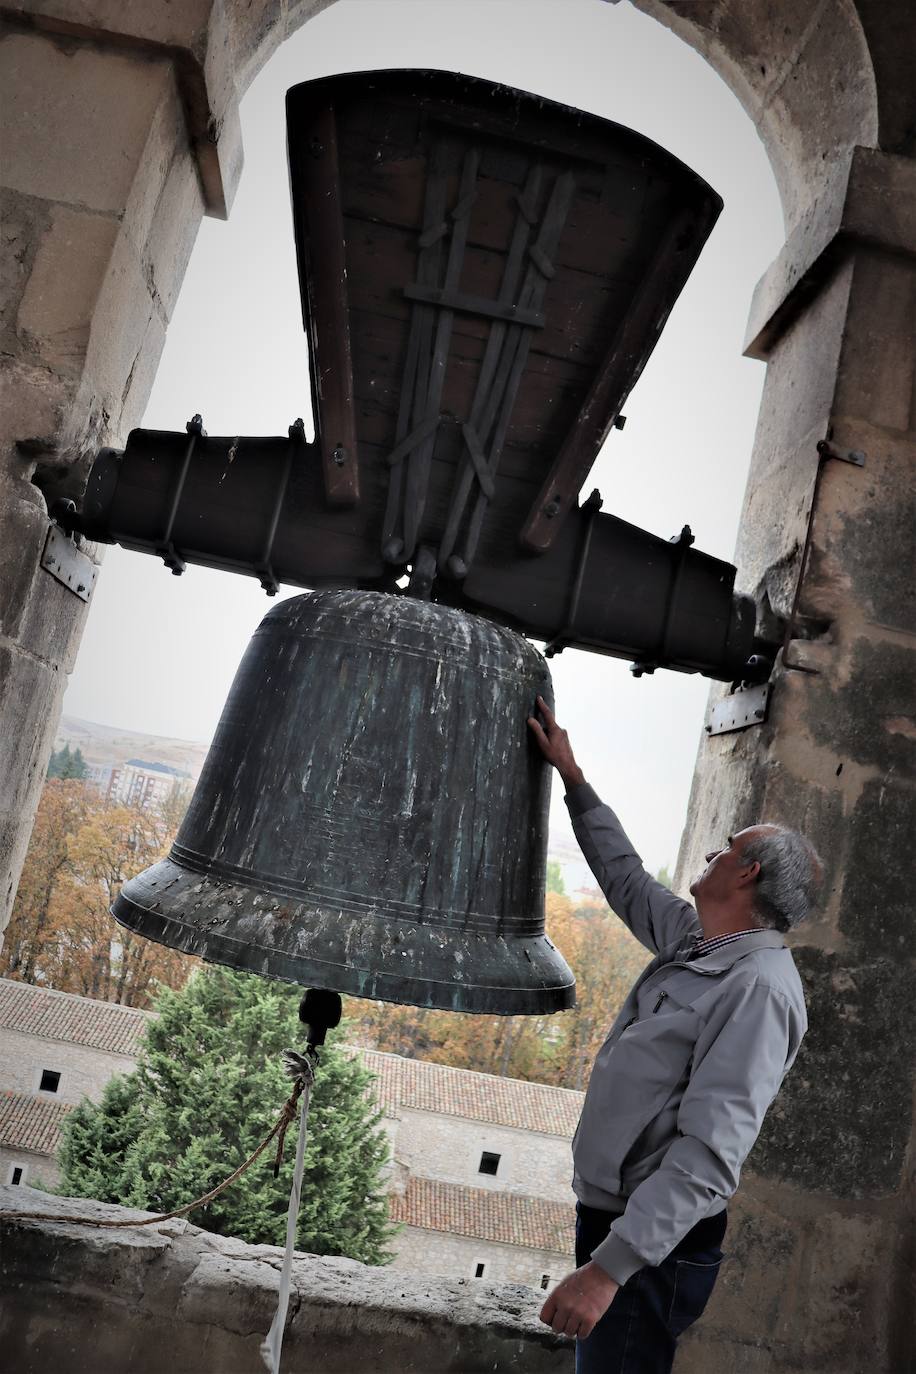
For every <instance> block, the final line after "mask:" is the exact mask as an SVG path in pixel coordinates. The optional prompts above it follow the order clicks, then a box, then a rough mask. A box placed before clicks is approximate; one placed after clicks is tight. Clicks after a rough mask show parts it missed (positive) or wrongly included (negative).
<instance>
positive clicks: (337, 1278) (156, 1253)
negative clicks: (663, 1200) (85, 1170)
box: [0, 1188, 574, 1374]
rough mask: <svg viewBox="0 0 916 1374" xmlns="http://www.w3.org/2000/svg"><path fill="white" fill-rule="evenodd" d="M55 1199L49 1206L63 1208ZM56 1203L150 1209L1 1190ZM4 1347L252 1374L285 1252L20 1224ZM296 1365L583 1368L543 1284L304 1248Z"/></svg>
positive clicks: (36, 1364)
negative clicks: (414, 1269) (433, 1272)
mask: <svg viewBox="0 0 916 1374" xmlns="http://www.w3.org/2000/svg"><path fill="white" fill-rule="evenodd" d="M49 1203H50V1207H49ZM12 1209H16V1210H19V1209H27V1210H30V1211H46V1210H53V1211H55V1212H63V1213H66V1215H68V1216H70V1215H73V1216H88V1217H96V1218H105V1219H109V1220H117V1219H121V1218H125V1219H126V1218H127V1217H128V1216H131V1215H133V1216H136V1217H138V1218H139V1217H142V1216H144V1215H145V1214H144V1213H140V1212H137V1213H129V1212H127V1211H125V1210H123V1209H122V1208H119V1207H111V1206H106V1205H104V1204H102V1203H97V1202H86V1201H82V1200H76V1199H69V1198H53V1199H48V1198H47V1197H46V1196H44V1195H42V1194H41V1193H35V1192H32V1191H31V1190H30V1189H28V1188H0V1214H2V1213H3V1212H8V1211H10V1210H12ZM0 1224H2V1225H3V1246H2V1258H0V1293H2V1298H3V1301H2V1303H0V1308H2V1316H0V1346H2V1349H3V1351H4V1355H5V1358H6V1361H7V1364H8V1367H9V1368H10V1369H15V1370H16V1371H17V1374H46V1371H47V1370H49V1369H53V1370H54V1371H55V1374H99V1371H100V1370H105V1371H108V1370H110V1371H114V1370H125V1371H126V1370H130V1372H131V1374H162V1371H163V1369H168V1370H169V1372H170V1374H200V1371H201V1370H213V1371H216V1370H218V1371H219V1374H235V1371H239V1374H243V1372H245V1374H247V1371H251V1370H255V1369H259V1368H260V1367H261V1362H260V1357H259V1354H258V1346H259V1343H260V1341H261V1340H262V1339H263V1337H264V1335H266V1333H267V1330H268V1328H269V1326H270V1323H271V1320H272V1318H273V1313H274V1310H275V1307H276V1298H277V1289H278V1282H279V1268H280V1263H281V1259H282V1252H281V1251H280V1250H279V1249H277V1248H276V1247H274V1246H251V1245H244V1244H242V1242H241V1241H235V1240H228V1239H225V1238H223V1237H219V1236H213V1235H210V1234H209V1233H207V1232H206V1231H201V1230H199V1229H198V1228H197V1227H196V1226H192V1225H190V1224H189V1223H188V1222H186V1221H183V1220H178V1221H172V1222H163V1223H160V1224H158V1225H155V1226H150V1227H145V1228H143V1229H133V1228H129V1229H123V1230H98V1229H90V1228H89V1227H84V1226H78V1225H72V1224H66V1223H65V1224H61V1223H57V1222H40V1221H35V1222H7V1223H0ZM293 1284H294V1293H293V1296H292V1300H291V1303H290V1316H289V1318H288V1324H287V1328H286V1335H285V1340H284V1347H283V1367H284V1369H285V1370H288V1371H290V1374H293V1372H294V1371H296V1370H302V1371H303V1374H304V1371H306V1370H308V1371H318V1370H320V1371H321V1374H353V1371H354V1370H356V1369H371V1370H373V1372H374V1374H388V1372H389V1371H391V1374H431V1371H433V1370H435V1371H436V1374H448V1372H449V1371H455V1374H458V1371H460V1372H461V1374H500V1371H516V1372H517V1374H564V1371H566V1374H572V1371H573V1365H574V1358H573V1348H572V1344H571V1342H568V1341H566V1340H565V1339H562V1338H557V1337H555V1336H554V1335H553V1334H552V1333H551V1332H549V1331H548V1330H547V1328H546V1327H544V1326H543V1325H542V1324H541V1323H540V1322H538V1320H537V1315H536V1313H537V1311H538V1309H539V1308H540V1305H541V1302H542V1300H543V1294H542V1293H541V1292H540V1291H539V1290H537V1289H530V1288H524V1287H521V1286H519V1285H515V1286H509V1285H505V1286H495V1285H493V1284H489V1283H487V1282H486V1281H480V1280H477V1281H474V1280H466V1281H465V1280H449V1279H428V1278H427V1279H419V1278H418V1277H417V1276H415V1275H414V1276H411V1278H410V1279H409V1280H408V1279H406V1277H405V1276H404V1275H402V1274H399V1273H396V1272H393V1271H392V1270H391V1269H388V1268H382V1269H370V1268H368V1267H366V1266H365V1265H362V1264H357V1263H356V1261H355V1260H344V1259H317V1258H315V1257H314V1256H308V1255H298V1256H297V1258H296V1260H295V1262H294V1266H293Z"/></svg>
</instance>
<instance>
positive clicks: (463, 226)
mask: <svg viewBox="0 0 916 1374" xmlns="http://www.w3.org/2000/svg"><path fill="white" fill-rule="evenodd" d="M457 151H458V150H457V146H456V145H455V144H454V142H449V141H446V140H444V139H441V140H439V141H438V142H437V143H435V144H434V145H433V149H432V152H431V154H430V172H429V176H428V178H427V184H426V205H425V209H424V228H423V232H422V233H421V234H420V238H419V248H420V252H419V257H418V263H417V277H418V281H417V282H416V284H415V285H416V288H417V290H418V291H419V292H420V293H421V294H420V295H419V296H418V298H417V299H415V300H414V302H413V304H412V307H411V323H410V335H409V338H408V344H407V363H406V367H405V371H404V379H403V384H402V388H401V399H400V405H399V407H398V421H397V428H396V432H395V447H394V449H393V450H392V452H391V454H390V455H389V457H388V463H389V466H390V468H391V477H390V481H389V487H388V501H387V504H386V509H385V517H384V521H383V525H382V554H383V557H384V558H385V559H386V561H387V562H389V563H404V562H406V561H407V560H408V559H409V558H410V557H411V556H412V555H413V552H414V549H415V548H416V542H417V535H418V533H419V530H420V524H421V521H422V519H423V511H424V509H425V506H426V497H427V492H428V487H429V472H430V465H431V462H432V456H433V450H434V448H435V442H436V430H437V428H438V426H439V423H440V419H441V416H440V413H439V412H440V406H441V402H442V389H443V386H444V383H445V372H446V364H447V361H448V351H449V344H450V342H451V333H452V322H453V319H454V310H453V309H452V308H451V306H450V305H449V304H447V301H448V298H449V295H450V294H451V293H454V292H455V290H456V288H457V286H458V282H459V279H460V276H461V267H462V263H463V261H464V250H465V245H466V242H467V233H468V224H469V221H470V214H471V209H472V207H473V205H474V202H475V200H476V198H477V191H476V182H477V170H478V166H479V162H480V155H479V153H478V152H477V150H476V149H475V148H469V149H467V150H466V151H465V153H464V156H463V162H462V170H461V182H460V186H459V190H458V199H457V201H456V202H455V205H454V206H453V208H452V210H451V213H450V215H449V220H450V221H451V225H450V226H449V224H448V223H447V222H446V219H445V196H446V190H447V182H448V174H449V171H450V170H451V168H450V163H452V162H453V161H454V158H455V154H456V152H457ZM449 231H450V234H451V237H450V240H449V248H448V257H447V260H446V269H445V280H444V282H442V283H440V281H439V269H440V262H441V246H442V244H443V241H444V239H445V238H446V236H447V235H448V233H449ZM436 294H438V297H439V299H438V301H437V302H436V303H433V300H434V299H435V296H436ZM430 297H432V299H431V298H430Z"/></svg>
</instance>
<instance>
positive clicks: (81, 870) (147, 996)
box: [0, 778, 196, 1007]
mask: <svg viewBox="0 0 916 1374" xmlns="http://www.w3.org/2000/svg"><path fill="white" fill-rule="evenodd" d="M176 811H177V808H176V807H175V806H172V807H171V808H166V807H156V806H152V807H144V808H139V807H128V806H110V805H108V804H107V803H106V802H105V801H104V800H103V799H102V798H101V797H100V796H99V795H98V793H97V792H95V790H94V789H93V788H92V787H90V786H89V785H88V784H86V783H84V782H79V781H77V780H75V779H64V778H53V779H50V780H49V781H48V782H47V783H46V784H45V787H44V790H43V792H42V796H41V800H40V802H39V805H38V811H37V814H36V818H35V826H34V829H33V832H32V839H31V843H30V845H29V850H28V853H27V855H26V861H25V865H24V867H23V871H22V877H21V879H20V882H19V889H18V891H17V894H16V901H15V904H14V907H13V914H12V917H11V920H10V924H9V926H8V928H7V931H6V933H5V937H4V946H3V950H2V951H0V974H3V975H4V976H6V977H9V978H15V979H19V980H21V981H22V982H26V983H43V984H46V985H48V986H50V987H54V988H57V989H58V991H60V992H73V993H78V994H80V995H82V996H85V997H97V998H100V999H101V1000H103V1001H109V1002H120V1003H123V1004H125V1005H128V1006H135V1007H147V1006H149V1005H150V1003H151V1000H152V998H153V997H154V996H155V994H156V991H157V990H158V988H159V987H161V986H167V987H178V986H180V985H181V984H182V983H184V982H185V980H186V979H187V977H188V975H189V974H190V972H191V969H192V968H193V967H194V965H195V962H196V961H194V960H192V959H190V958H189V957H188V956H187V955H185V954H180V953H178V952H177V951H176V950H171V949H167V948H165V947H164V946H163V945H157V944H154V943H153V942H152V941H151V940H145V939H143V937H142V936H139V935H135V934H133V933H132V932H130V931H127V930H125V929H123V927H121V926H119V925H118V924H117V922H116V921H115V920H114V918H113V917H112V916H111V915H110V911H109V908H110V907H111V904H112V902H113V901H114V900H115V898H116V897H117V895H118V893H119V892H120V890H121V887H122V886H123V884H124V883H125V882H126V881H127V879H128V878H132V877H133V876H134V875H135V874H137V873H139V872H140V871H141V870H142V869H144V868H148V867H149V866H150V864H153V863H155V862H156V861H157V859H160V858H162V857H163V855H164V854H166V853H167V852H168V848H169V845H170V844H171V842H172V838H173V836H174V832H175V829H176V828H177V824H178V819H180V817H178V819H176Z"/></svg>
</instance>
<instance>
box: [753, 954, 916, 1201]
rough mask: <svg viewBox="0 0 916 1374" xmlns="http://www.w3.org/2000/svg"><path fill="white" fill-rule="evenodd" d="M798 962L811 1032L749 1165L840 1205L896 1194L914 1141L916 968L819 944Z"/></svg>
mask: <svg viewBox="0 0 916 1374" xmlns="http://www.w3.org/2000/svg"><path fill="white" fill-rule="evenodd" d="M793 955H794V957H795V962H796V964H797V965H798V969H799V973H800V974H801V978H802V982H803V985H804V988H805V998H806V1001H807V1004H808V1021H809V1029H808V1033H807V1035H806V1037H805V1039H804V1041H803V1042H802V1047H801V1050H800V1051H799V1055H798V1059H797V1060H796V1063H795V1065H794V1066H793V1068H792V1071H791V1072H790V1073H789V1075H788V1077H787V1078H786V1081H785V1083H784V1084H783V1087H782V1090H781V1092H780V1095H779V1097H778V1098H777V1100H776V1102H775V1103H774V1105H773V1107H772V1108H771V1109H770V1112H769V1113H768V1115H767V1118H766V1120H765V1122H764V1125H763V1130H762V1131H761V1133H760V1137H759V1139H758V1141H757V1144H756V1145H755V1147H754V1150H753V1152H752V1154H751V1156H750V1166H751V1167H752V1168H753V1169H754V1170H755V1171H756V1172H757V1173H758V1174H760V1175H762V1176H764V1177H765V1178H767V1179H771V1180H779V1181H781V1182H782V1183H789V1184H792V1185H794V1186H796V1187H798V1188H802V1189H807V1190H809V1191H810V1192H812V1193H819V1194H829V1195H831V1196H832V1197H834V1198H850V1199H860V1198H872V1199H876V1198H882V1197H887V1196H889V1195H893V1194H894V1193H895V1192H896V1191H897V1190H898V1188H899V1187H900V1186H901V1179H902V1171H903V1168H904V1162H905V1157H906V1151H907V1146H908V1142H909V1134H910V1115H911V1109H912V1096H913V1078H914V1070H913V1063H912V1045H913V1043H914V1033H916V969H914V967H913V965H912V964H911V963H910V964H906V963H901V962H900V961H899V960H892V959H888V958H882V957H869V961H868V962H867V963H861V962H859V959H858V958H857V957H856V956H854V955H845V954H834V953H829V952H827V951H825V950H820V949H815V948H813V947H811V946H798V945H796V946H795V948H794V950H793ZM865 1085H867V1090H865Z"/></svg>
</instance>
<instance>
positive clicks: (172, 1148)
mask: <svg viewBox="0 0 916 1374" xmlns="http://www.w3.org/2000/svg"><path fill="white" fill-rule="evenodd" d="M299 996H300V994H299V992H298V991H297V990H296V989H294V988H290V987H287V986H286V985H284V984H280V983H276V982H272V981H269V980H266V979H262V978H259V977H256V976H254V975H252V974H244V973H236V972H234V971H230V970H228V969H223V968H212V967H210V968H206V969H201V970H199V971H198V972H197V973H196V974H195V976H194V977H193V978H192V979H190V981H189V982H188V983H187V984H186V986H185V987H184V988H182V989H181V990H180V991H177V992H175V991H171V990H168V989H166V990H164V991H163V992H162V993H161V995H160V997H159V999H158V1001H157V1004H156V1009H157V1011H158V1012H159V1017H158V1019H157V1020H156V1021H153V1022H151V1024H150V1027H149V1030H148V1031H147V1034H146V1038H145V1043H144V1047H143V1050H142V1051H141V1056H140V1060H139V1063H138V1066H137V1069H136V1072H135V1073H133V1074H131V1075H130V1076H129V1077H126V1078H124V1077H118V1078H115V1079H112V1081H111V1082H110V1083H109V1084H108V1086H107V1088H106V1090H105V1093H104V1095H103V1098H102V1101H101V1103H99V1104H98V1105H97V1106H96V1105H93V1104H92V1103H89V1102H84V1103H82V1104H81V1105H80V1106H79V1107H77V1108H76V1109H75V1110H74V1111H73V1112H71V1113H70V1115H69V1116H68V1118H67V1120H66V1122H65V1124H64V1129H63V1136H62V1142H61V1148H60V1153H59V1160H60V1166H61V1180H60V1184H59V1186H58V1191H59V1192H61V1193H64V1194H67V1195H70V1196H76V1197H94V1198H99V1199H101V1200H102V1201H105V1202H117V1203H121V1204H122V1205H125V1206H130V1207H143V1208H146V1209H149V1210H152V1211H157V1212H159V1211H162V1212H168V1211H171V1210H173V1209H174V1208H177V1207H182V1206H184V1205H185V1204H187V1203H188V1202H191V1201H193V1200H194V1199H195V1198H196V1197H199V1196H201V1195H202V1194H203V1193H205V1192H207V1191H209V1189H211V1188H213V1187H215V1185H216V1184H217V1183H219V1182H220V1181H221V1180H222V1179H223V1178H225V1177H226V1176H227V1175H228V1174H230V1173H231V1172H232V1171H233V1170H234V1169H235V1168H237V1167H238V1165H239V1164H241V1163H242V1161H243V1160H244V1159H246V1158H247V1156H248V1155H250V1154H251V1153H252V1152H253V1150H254V1149H255V1147H256V1146H257V1145H258V1144H259V1143H260V1141H261V1140H262V1139H263V1138H264V1136H265V1135H266V1134H267V1132H268V1130H269V1129H270V1126H271V1125H272V1124H273V1122H274V1121H275V1119H276V1117H277V1114H278V1112H279V1109H280V1107H281V1106H282V1104H283V1102H284V1101H285V1099H286V1098H287V1096H288V1094H289V1082H288V1080H287V1079H286V1077H285V1075H284V1072H283V1068H282V1064H281V1059H280V1055H281V1051H282V1050H283V1048H284V1047H286V1046H289V1045H297V1044H299V1043H300V1042H301V1040H302V1027H301V1026H300V1024H299V1021H298V1016H297V1007H298V1002H299ZM370 1082H371V1075H370V1074H369V1073H367V1072H366V1070H365V1069H364V1068H363V1067H362V1065H361V1064H360V1063H359V1061H358V1060H357V1059H355V1058H354V1057H353V1056H352V1055H349V1054H347V1053H346V1052H344V1051H343V1050H342V1049H341V1048H340V1045H339V1043H335V1042H334V1040H333V1039H331V1040H329V1042H328V1044H327V1045H326V1046H325V1047H324V1049H323V1051H322V1055H321V1061H320V1064H319V1068H318V1072H317V1075H316V1081H315V1086H314V1089H313V1091H312V1097H311V1103H310V1110H309V1124H308V1140H307V1144H306V1155H305V1175H304V1181H303V1189H302V1206H301V1211H300V1217H299V1227H298V1232H297V1245H298V1248H299V1249H304V1250H308V1251H310V1252H311V1253H313V1254H318V1255H345V1256H348V1257H349V1258H351V1259H358V1260H361V1261H363V1263H366V1264H383V1263H386V1262H387V1260H388V1259H390V1254H389V1253H388V1250H387V1245H388V1243H389V1241H390V1240H391V1238H392V1236H393V1234H394V1230H395V1228H394V1227H392V1225H391V1223H390V1222H389V1220H388V1204H387V1197H386V1194H385V1190H384V1184H383V1180H382V1171H383V1168H384V1165H385V1163H386V1161H387V1158H388V1141H387V1137H386V1135H385V1133H384V1130H383V1129H382V1128H381V1126H380V1124H379V1123H380V1119H381V1118H380V1114H379V1112H378V1111H377V1109H376V1107H375V1105H374V1103H373V1100H372V1098H371V1096H370V1094H369V1091H368V1089H369V1085H370ZM295 1138H296V1126H295V1125H292V1126H290V1128H289V1132H288V1135H287V1142H286V1148H285V1152H284V1162H283V1164H282V1165H281V1168H280V1175H279V1178H277V1179H274V1177H273V1163H272V1161H273V1150H272V1148H269V1149H268V1150H267V1151H265V1153H264V1154H263V1155H262V1156H261V1157H260V1158H259V1159H258V1160H257V1161H256V1163H255V1164H254V1165H253V1166H252V1167H251V1168H250V1169H249V1170H248V1171H247V1173H245V1174H243V1175H242V1177H241V1178H240V1179H239V1180H238V1181H237V1182H236V1183H234V1184H232V1185H231V1186H230V1188H228V1189H227V1190H226V1192H225V1193H222V1194H220V1196H219V1197H218V1198H215V1199H214V1201H213V1202H211V1203H209V1204H208V1205H207V1206H206V1207H205V1208H201V1209H199V1210H198V1211H196V1212H194V1214H193V1217H192V1220H193V1221H194V1222H195V1224H197V1225H200V1226H203V1227H204V1228H205V1229H206V1230H209V1231H215V1232H217V1233H218V1234H221V1235H234V1236H238V1237H240V1238H241V1239H242V1240H245V1241H248V1242H250V1243H252V1244H271V1245H282V1244H283V1243H284V1240H285V1234H286V1210H287V1205H288V1201H289V1192H290V1186H291V1182H292V1169H293V1160H294V1157H295Z"/></svg>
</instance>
